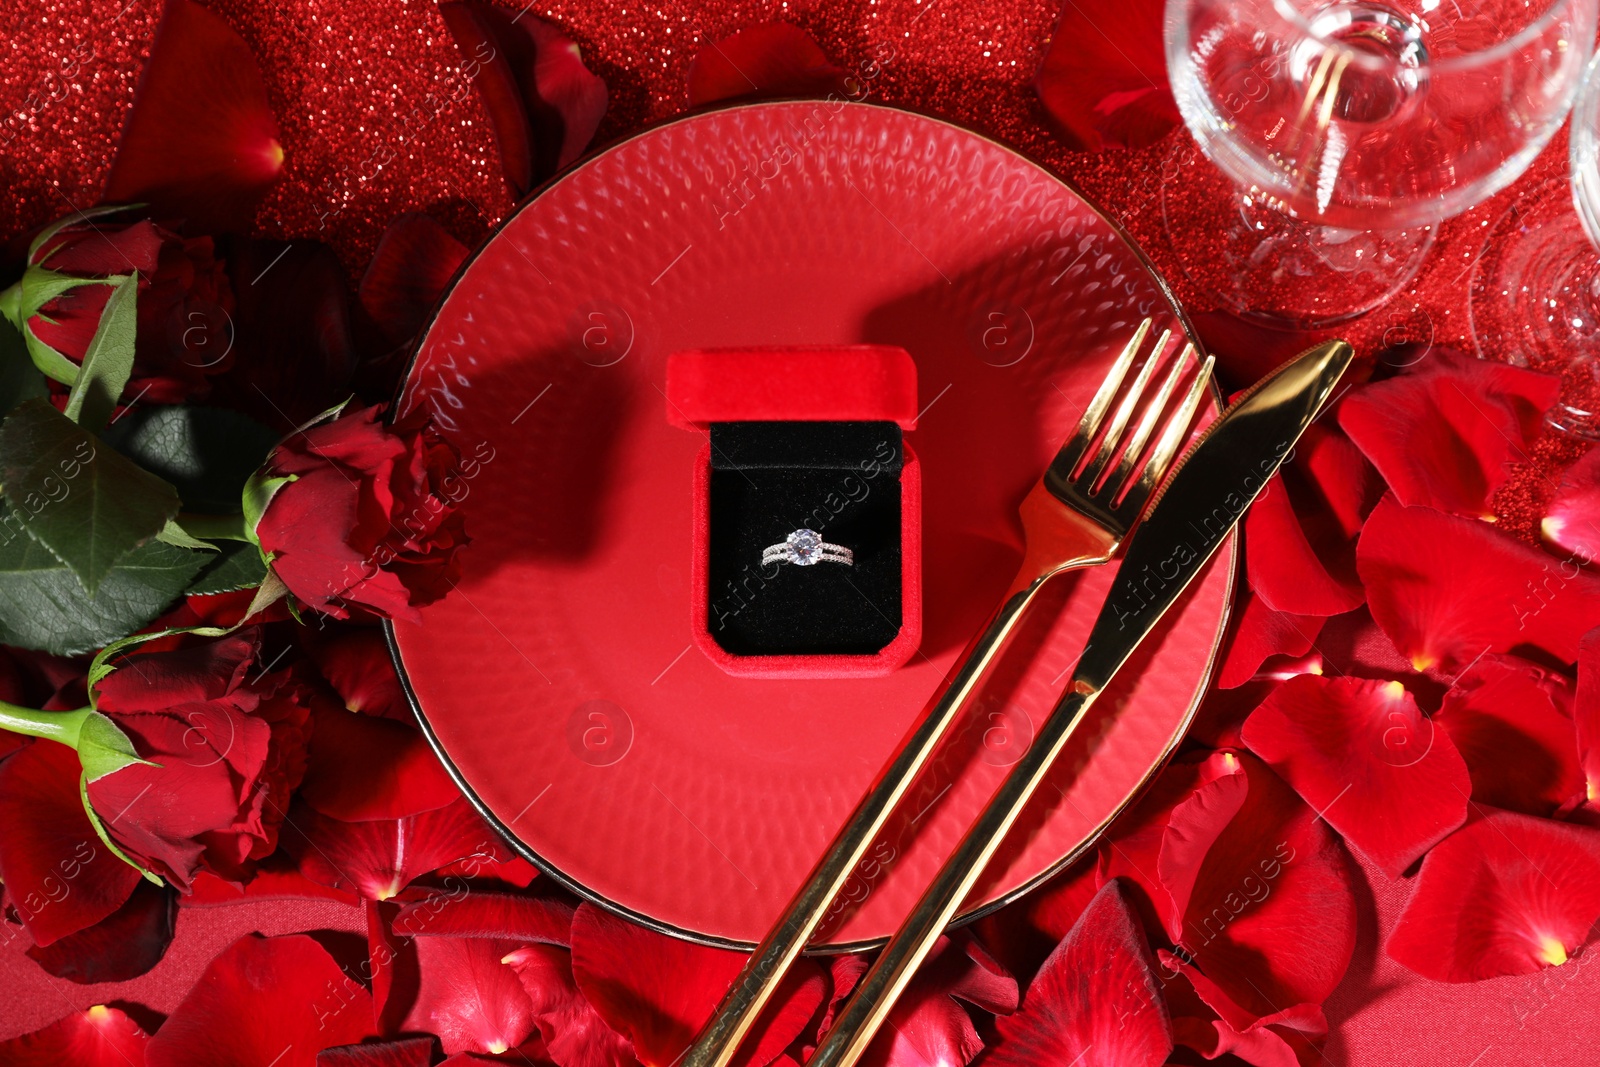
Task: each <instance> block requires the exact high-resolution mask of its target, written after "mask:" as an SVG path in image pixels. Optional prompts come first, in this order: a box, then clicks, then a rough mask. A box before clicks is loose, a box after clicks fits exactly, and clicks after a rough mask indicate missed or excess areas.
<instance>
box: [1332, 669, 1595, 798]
mask: <svg viewBox="0 0 1600 1067" xmlns="http://www.w3.org/2000/svg"><path fill="white" fill-rule="evenodd" d="M1571 702H1572V694H1571V691H1570V689H1569V687H1568V683H1567V681H1566V679H1565V678H1563V677H1561V676H1560V675H1557V674H1554V673H1552V672H1550V671H1547V670H1545V669H1544V668H1542V667H1538V666H1535V665H1534V664H1532V663H1528V662H1526V661H1525V660H1520V659H1517V658H1516V657H1514V656H1484V657H1483V658H1482V659H1480V660H1478V662H1477V663H1474V664H1473V665H1472V666H1471V667H1470V668H1469V669H1468V670H1467V671H1466V673H1464V674H1462V675H1461V677H1460V678H1457V679H1456V683H1455V685H1454V686H1453V687H1451V689H1450V691H1449V692H1448V693H1446V694H1445V698H1444V703H1443V705H1442V706H1441V707H1440V708H1439V714H1438V715H1437V716H1435V719H1436V721H1438V722H1439V723H1441V724H1443V726H1444V728H1445V729H1446V730H1447V731H1448V732H1449V734H1450V737H1451V738H1452V739H1453V740H1454V741H1455V745H1456V748H1458V749H1459V750H1460V751H1461V755H1462V756H1463V757H1465V758H1466V761H1467V768H1468V769H1469V770H1470V771H1471V772H1472V799H1473V800H1475V801H1477V802H1478V803H1480V804H1488V805H1489V806H1491V807H1496V808H1506V809H1509V810H1511V811H1520V812H1523V813H1525V814H1528V815H1549V814H1551V813H1553V812H1554V811H1555V810H1556V809H1557V808H1559V807H1560V806H1561V805H1562V804H1563V803H1565V802H1566V801H1568V800H1570V799H1572V797H1574V796H1576V795H1577V794H1579V793H1581V792H1583V771H1582V769H1581V768H1580V767H1579V765H1578V757H1577V751H1576V748H1575V746H1574V744H1573V737H1574V734H1573V723H1572V719H1571V717H1570V715H1569V714H1568V707H1569V706H1570V704H1571ZM1334 825H1335V826H1337V825H1338V823H1334Z"/></svg>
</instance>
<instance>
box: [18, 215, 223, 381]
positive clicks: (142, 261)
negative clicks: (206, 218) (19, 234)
mask: <svg viewBox="0 0 1600 1067" xmlns="http://www.w3.org/2000/svg"><path fill="white" fill-rule="evenodd" d="M135 271H137V272H138V276H139V287H138V296H137V298H136V299H137V307H138V328H137V340H136V342H135V354H134V363H133V375H132V378H131V379H130V381H129V383H128V386H127V388H126V390H125V391H124V394H123V395H124V396H126V397H128V398H134V397H138V398H140V399H142V400H143V401H145V402H147V403H158V404H162V403H179V402H183V401H188V400H193V399H194V398H195V397H196V396H199V395H203V394H204V393H205V392H206V391H207V389H208V378H209V376H210V375H213V374H216V373H217V372H219V371H221V370H223V369H225V368H226V367H227V365H228V364H229V362H230V361H231V353H230V349H231V348H232V343H233V320H232V314H233V307H234V301H233V291H232V289H231V288H230V287H229V284H228V275H227V270H226V268H225V267H224V265H223V264H222V263H220V262H219V261H218V260H217V258H216V256H215V254H214V251H213V248H212V244H211V238H209V237H196V238H186V237H180V236H179V235H178V234H176V233H173V232H172V231H171V230H168V229H166V228H165V227H163V226H161V225H158V224H157V223H155V222H152V221H150V220H149V219H141V220H140V221H138V222H131V223H119V222H107V221H104V220H101V219H95V220H92V221H91V220H87V219H86V220H84V221H82V222H77V223H73V224H71V225H68V226H64V227H62V228H61V229H59V230H56V231H54V232H52V233H49V234H48V235H47V236H46V237H45V239H44V240H43V241H41V242H39V243H38V244H37V246H36V247H35V248H34V249H33V251H32V253H31V254H30V255H29V258H28V270H27V273H26V274H25V275H24V276H23V279H22V281H20V282H19V283H17V286H16V287H14V289H13V290H12V291H11V292H9V293H7V294H5V295H4V296H0V305H3V306H5V308H6V311H7V312H8V314H9V315H11V316H12V317H13V318H14V320H15V321H16V323H17V325H18V326H19V327H20V328H22V329H23V330H24V331H25V332H26V333H27V334H28V335H30V336H29V349H30V350H31V351H32V352H33V354H34V359H35V361H36V362H38V363H39V367H40V369H41V370H43V371H44V372H45V373H46V374H48V375H50V376H51V377H53V378H56V379H58V380H63V381H70V380H71V378H72V376H73V375H75V374H76V366H77V365H78V364H81V363H82V361H83V356H84V353H85V351H86V350H87V349H88V347H89V342H90V341H91V340H92V339H93V338H94V334H95V330H96V329H97V328H98V327H99V325H100V315H101V312H102V311H104V310H105V306H106V301H107V299H109V298H110V296H111V292H112V288H113V287H112V286H111V285H109V284H104V281H105V279H115V278H119V277H125V276H127V275H128V274H131V273H133V272H135Z"/></svg>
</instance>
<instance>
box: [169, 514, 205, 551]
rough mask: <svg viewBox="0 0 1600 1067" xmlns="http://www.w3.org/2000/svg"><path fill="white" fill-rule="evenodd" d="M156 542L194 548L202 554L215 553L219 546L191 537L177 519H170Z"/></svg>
mask: <svg viewBox="0 0 1600 1067" xmlns="http://www.w3.org/2000/svg"><path fill="white" fill-rule="evenodd" d="M156 540H157V541H160V542H161V543H162V544H164V545H177V546H178V547H179V548H194V549H198V550H200V551H201V552H215V551H216V550H217V546H216V545H214V544H212V543H211V542H210V541H202V540H200V538H198V537H193V536H191V535H190V533H189V531H188V530H185V529H184V528H183V527H182V526H180V525H179V524H178V520H177V519H168V520H167V524H166V525H165V526H163V527H162V528H161V532H160V533H158V534H156Z"/></svg>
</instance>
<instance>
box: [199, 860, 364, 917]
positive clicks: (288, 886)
mask: <svg viewBox="0 0 1600 1067" xmlns="http://www.w3.org/2000/svg"><path fill="white" fill-rule="evenodd" d="M246 900H336V901H338V902H339V903H341V904H352V905H354V904H359V903H361V898H360V897H358V896H357V895H356V894H355V893H354V892H352V891H350V890H340V889H335V888H333V887H332V886H326V885H323V884H322V883H321V882H313V881H312V880H311V879H309V878H307V877H306V876H305V875H303V874H301V873H300V870H299V868H298V867H296V865H295V862H294V858H293V857H292V856H290V855H289V854H288V853H286V852H284V851H282V850H281V849H280V850H279V851H277V852H274V853H273V854H272V855H270V856H268V857H267V858H266V859H264V860H261V861H260V862H258V863H257V864H256V865H255V869H254V871H253V872H252V873H251V876H250V880H249V881H248V882H245V883H243V884H238V883H234V882H230V881H227V880H226V879H224V878H221V877H219V876H218V875H215V874H213V873H211V872H210V871H205V870H202V871H201V872H200V873H199V874H197V875H196V876H195V879H194V882H193V883H191V884H190V886H189V891H188V892H187V893H185V894H184V895H183V896H181V897H179V898H178V903H179V904H181V905H182V906H183V907H185V908H210V907H217V906H223V905H229V904H238V903H240V902H242V901H246Z"/></svg>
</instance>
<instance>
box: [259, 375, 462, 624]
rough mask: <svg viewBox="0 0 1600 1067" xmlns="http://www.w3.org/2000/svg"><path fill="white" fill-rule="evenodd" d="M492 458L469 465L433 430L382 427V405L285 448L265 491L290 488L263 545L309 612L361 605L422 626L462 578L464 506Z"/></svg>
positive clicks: (268, 512)
mask: <svg viewBox="0 0 1600 1067" xmlns="http://www.w3.org/2000/svg"><path fill="white" fill-rule="evenodd" d="M487 458H492V454H491V457H487ZM487 458H486V457H478V458H476V459H473V460H470V461H468V462H467V463H463V462H462V460H461V457H460V454H459V453H457V452H456V450H455V449H454V448H453V447H451V446H450V445H449V444H448V443H447V442H445V440H444V439H443V438H441V437H440V436H439V435H438V433H437V432H435V431H434V429H433V426H432V424H431V422H428V421H417V420H414V419H407V420H406V421H405V422H403V423H401V424H399V425H395V426H385V425H384V424H383V423H381V422H379V421H378V408H376V407H370V408H365V409H363V410H360V411H353V412H350V413H349V414H346V415H344V416H343V417H341V418H338V419H334V420H332V421H330V422H325V423H322V424H321V425H319V426H315V427H312V428H311V429H309V430H305V431H303V432H301V433H297V434H295V435H294V436H293V437H290V438H289V439H288V440H286V441H284V442H283V443H282V444H280V445H279V446H278V448H277V450H276V451H275V452H274V453H273V454H272V457H271V458H270V459H269V460H268V462H267V466H266V468H264V471H263V474H261V475H258V476H257V477H258V482H260V481H262V480H264V481H265V482H266V483H267V484H270V483H272V482H274V481H276V480H277V479H283V478H287V479H290V480H288V481H286V482H282V483H280V487H279V488H278V489H277V490H276V492H275V493H274V494H273V496H272V497H271V501H270V503H268V504H267V505H266V507H265V510H264V512H263V513H262V514H261V516H260V518H259V520H258V521H257V523H256V527H255V533H256V537H257V539H258V541H259V542H260V544H261V549H262V551H263V552H265V553H267V555H268V556H269V557H270V558H271V560H272V569H273V571H274V572H276V573H277V575H278V577H279V578H281V579H282V580H283V583H284V585H286V586H287V587H288V589H289V592H290V593H292V594H294V595H295V596H296V597H297V598H299V599H300V600H301V601H303V602H304V603H306V604H309V605H311V606H312V607H314V608H317V609H318V610H320V611H325V612H327V613H328V614H330V615H334V616H337V617H338V618H348V617H349V615H350V609H351V608H353V607H358V608H365V609H367V610H369V611H371V612H374V613H376V614H379V615H383V616H387V617H399V618H406V619H416V618H417V617H418V615H417V611H416V608H417V606H419V605H422V604H430V603H432V602H433V601H435V600H438V599H439V598H440V597H442V596H444V594H445V593H446V592H448V591H449V590H450V588H451V587H452V586H453V585H454V584H455V581H456V579H457V578H458V577H459V576H460V573H461V566H460V561H459V559H458V558H457V554H456V553H457V550H458V549H459V548H460V547H461V546H462V545H464V544H466V543H467V538H466V535H465V534H464V533H463V532H462V520H461V515H460V513H459V512H458V511H457V510H456V504H457V503H458V502H459V501H460V500H461V499H462V497H463V496H464V495H465V491H466V484H467V483H466V479H468V478H470V477H471V476H472V474H473V473H475V472H476V470H477V468H478V467H479V466H480V465H481V464H482V463H483V462H486V461H487Z"/></svg>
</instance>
